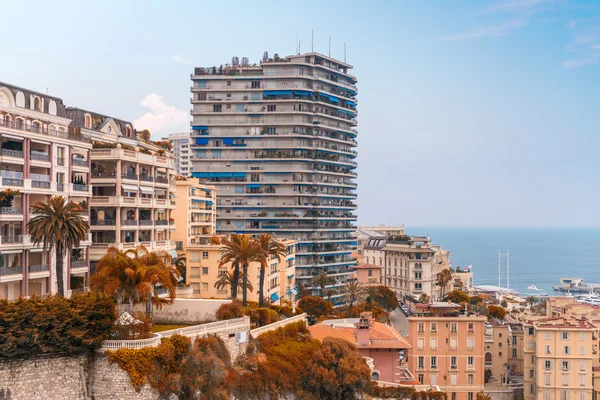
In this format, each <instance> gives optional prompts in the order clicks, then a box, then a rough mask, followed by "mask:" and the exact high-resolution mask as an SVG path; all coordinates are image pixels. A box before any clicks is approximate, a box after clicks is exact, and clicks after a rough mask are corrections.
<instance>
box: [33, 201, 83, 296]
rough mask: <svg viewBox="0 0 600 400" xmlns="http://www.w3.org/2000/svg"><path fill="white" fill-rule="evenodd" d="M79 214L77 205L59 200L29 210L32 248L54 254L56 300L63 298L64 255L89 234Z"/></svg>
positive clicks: (79, 208) (76, 246)
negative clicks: (53, 251)
mask: <svg viewBox="0 0 600 400" xmlns="http://www.w3.org/2000/svg"><path fill="white" fill-rule="evenodd" d="M82 212H83V209H82V208H81V206H80V205H79V204H77V203H73V202H67V199H66V198H65V197H62V196H54V197H51V198H50V199H48V200H47V201H46V202H41V201H38V202H36V203H35V204H34V205H33V206H32V207H31V214H32V215H33V218H31V219H30V220H29V222H28V223H27V230H28V231H29V235H30V240H31V242H32V243H33V245H34V246H38V245H39V244H40V243H41V244H42V245H43V248H44V250H46V251H52V250H56V277H57V279H56V283H57V286H58V294H59V296H64V295H65V286H64V277H63V275H64V257H65V251H70V250H71V249H76V248H78V247H79V243H80V242H81V241H82V240H85V237H86V235H87V233H88V232H89V231H90V224H89V223H88V222H87V220H85V219H84V218H83V214H82Z"/></svg>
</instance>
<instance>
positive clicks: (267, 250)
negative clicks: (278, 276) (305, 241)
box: [256, 233, 287, 307]
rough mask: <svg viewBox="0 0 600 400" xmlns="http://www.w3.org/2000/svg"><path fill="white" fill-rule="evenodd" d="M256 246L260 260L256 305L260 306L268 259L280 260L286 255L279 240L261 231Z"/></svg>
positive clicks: (261, 304) (284, 248) (283, 246)
mask: <svg viewBox="0 0 600 400" xmlns="http://www.w3.org/2000/svg"><path fill="white" fill-rule="evenodd" d="M256 241H257V244H258V247H259V248H260V254H259V256H258V258H259V261H260V277H259V284H258V305H259V307H262V306H263V305H264V302H265V300H264V286H265V271H266V269H267V268H269V259H271V258H275V259H277V261H279V262H281V258H282V257H285V256H286V255H287V249H286V247H285V245H284V244H283V243H281V242H279V241H278V240H277V239H275V238H274V237H273V235H270V234H267V233H262V234H260V235H259V236H258V239H256Z"/></svg>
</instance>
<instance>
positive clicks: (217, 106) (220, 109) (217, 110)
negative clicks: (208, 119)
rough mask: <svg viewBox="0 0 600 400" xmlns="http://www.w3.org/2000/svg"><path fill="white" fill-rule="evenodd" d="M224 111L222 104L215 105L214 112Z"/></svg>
mask: <svg viewBox="0 0 600 400" xmlns="http://www.w3.org/2000/svg"><path fill="white" fill-rule="evenodd" d="M222 110H223V106H222V105H221V104H213V112H221V111H222Z"/></svg>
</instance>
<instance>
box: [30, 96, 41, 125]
mask: <svg viewBox="0 0 600 400" xmlns="http://www.w3.org/2000/svg"><path fill="white" fill-rule="evenodd" d="M36 99H37V97H36ZM31 131H32V132H37V133H41V132H42V124H40V123H39V122H37V121H36V122H32V123H31Z"/></svg>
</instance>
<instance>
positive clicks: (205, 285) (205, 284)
mask: <svg viewBox="0 0 600 400" xmlns="http://www.w3.org/2000/svg"><path fill="white" fill-rule="evenodd" d="M202 291H203V292H207V291H208V282H202Z"/></svg>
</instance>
